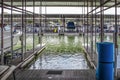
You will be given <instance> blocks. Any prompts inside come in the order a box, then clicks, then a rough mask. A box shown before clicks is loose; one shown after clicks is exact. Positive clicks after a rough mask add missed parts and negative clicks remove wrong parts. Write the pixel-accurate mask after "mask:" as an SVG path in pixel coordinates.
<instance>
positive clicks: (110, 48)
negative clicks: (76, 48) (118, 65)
mask: <svg viewBox="0 0 120 80" xmlns="http://www.w3.org/2000/svg"><path fill="white" fill-rule="evenodd" d="M97 51H98V62H114V44H113V43H111V42H102V43H97Z"/></svg>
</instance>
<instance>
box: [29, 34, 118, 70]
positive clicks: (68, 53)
mask: <svg viewBox="0 0 120 80" xmlns="http://www.w3.org/2000/svg"><path fill="white" fill-rule="evenodd" d="M89 38H90V37H89ZM93 38H94V41H93V42H95V37H93ZM96 41H97V42H100V37H99V36H97V39H96ZM104 41H107V42H113V36H112V35H108V36H105V37H104ZM42 42H43V43H46V50H45V51H44V52H43V54H42V55H41V56H40V57H39V58H38V59H37V60H36V61H35V62H34V63H33V64H32V65H31V66H30V67H29V69H88V68H89V66H88V65H87V62H86V59H85V57H84V53H83V48H82V45H83V39H82V37H81V36H43V38H42ZM89 44H90V39H89ZM94 44H95V43H94ZM118 45H119V48H118V56H117V67H118V68H120V37H118ZM94 49H95V45H94Z"/></svg>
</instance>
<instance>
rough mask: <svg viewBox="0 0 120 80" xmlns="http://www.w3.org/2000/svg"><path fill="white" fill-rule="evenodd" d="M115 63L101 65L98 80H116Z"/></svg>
mask: <svg viewBox="0 0 120 80" xmlns="http://www.w3.org/2000/svg"><path fill="white" fill-rule="evenodd" d="M113 65H114V64H113V63H99V67H98V68H99V69H98V79H97V80H114V68H113Z"/></svg>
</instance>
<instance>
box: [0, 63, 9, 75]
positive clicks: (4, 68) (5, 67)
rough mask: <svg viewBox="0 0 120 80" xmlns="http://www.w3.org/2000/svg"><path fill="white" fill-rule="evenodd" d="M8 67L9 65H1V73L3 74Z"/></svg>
mask: <svg viewBox="0 0 120 80" xmlns="http://www.w3.org/2000/svg"><path fill="white" fill-rule="evenodd" d="M8 68H9V66H5V65H0V75H2V74H3V73H4V72H5V71H6V70H7V69H8Z"/></svg>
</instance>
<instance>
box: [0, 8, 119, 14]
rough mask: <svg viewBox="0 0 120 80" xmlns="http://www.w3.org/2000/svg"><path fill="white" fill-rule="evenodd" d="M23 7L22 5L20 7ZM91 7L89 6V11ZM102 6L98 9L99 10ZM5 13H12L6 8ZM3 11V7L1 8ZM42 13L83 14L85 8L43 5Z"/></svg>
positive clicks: (107, 11)
mask: <svg viewBox="0 0 120 80" xmlns="http://www.w3.org/2000/svg"><path fill="white" fill-rule="evenodd" d="M19 8H21V7H19ZM105 8H106V7H105ZM26 9H27V10H28V11H31V12H33V7H27V8H26ZM90 10H91V8H90V7H89V11H90ZM99 10H100V8H98V9H97V11H99ZM4 12H5V13H9V14H10V13H11V11H10V10H8V9H4ZM0 13H1V9H0ZM13 13H16V14H18V13H19V12H15V11H13ZM35 13H38V14H39V7H35ZM85 13H87V7H85ZM42 14H83V8H82V7H46V8H45V7H42ZM104 14H109V15H110V14H111V15H113V14H115V8H110V9H108V10H106V11H104ZM118 14H120V8H118Z"/></svg>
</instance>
